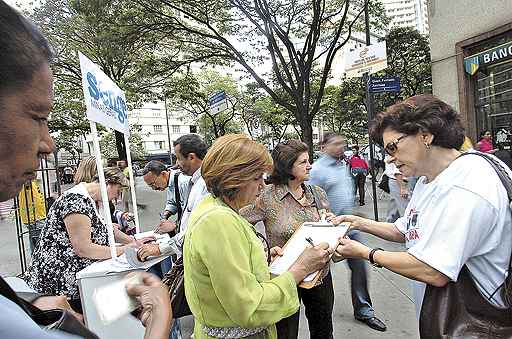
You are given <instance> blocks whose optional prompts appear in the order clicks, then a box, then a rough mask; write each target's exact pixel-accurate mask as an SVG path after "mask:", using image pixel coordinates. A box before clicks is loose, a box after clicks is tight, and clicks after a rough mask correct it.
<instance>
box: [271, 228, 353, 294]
mask: <svg viewBox="0 0 512 339" xmlns="http://www.w3.org/2000/svg"><path fill="white" fill-rule="evenodd" d="M349 229H350V223H348V222H346V223H341V224H340V225H337V226H334V225H332V224H330V223H326V222H305V223H303V224H302V225H301V226H300V227H299V228H298V229H297V230H296V231H295V232H294V233H293V235H292V236H291V238H290V239H288V241H287V242H286V244H285V245H284V247H283V252H284V254H283V256H281V257H277V258H276V259H274V261H272V263H271V264H270V266H269V270H270V273H271V274H273V275H275V276H277V275H280V274H282V273H284V272H286V271H287V270H288V269H289V268H290V267H291V266H292V265H293V264H294V263H295V261H296V260H297V258H298V257H299V256H300V255H301V254H302V252H303V251H304V250H305V249H306V247H307V246H311V245H310V244H309V243H308V242H307V241H306V237H311V238H312V239H313V243H314V244H319V243H321V242H327V243H329V245H330V246H334V245H335V244H336V243H337V242H338V238H340V237H345V236H346V235H347V233H348V231H349ZM321 272H322V270H319V271H317V272H314V273H312V274H310V275H308V276H307V277H306V278H304V280H303V281H301V283H300V284H299V287H302V288H306V289H310V288H312V287H314V286H315V285H316V283H317V281H318V279H320V274H321Z"/></svg>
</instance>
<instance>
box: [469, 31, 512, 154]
mask: <svg viewBox="0 0 512 339" xmlns="http://www.w3.org/2000/svg"><path fill="white" fill-rule="evenodd" d="M499 46H505V47H503V48H501V49H499V50H498V47H499ZM509 46H510V47H509ZM508 49H512V32H507V33H505V34H503V35H501V36H498V37H496V38H494V39H488V40H484V41H483V42H482V43H481V44H479V45H478V46H477V47H474V48H472V49H471V52H472V53H471V54H470V55H478V53H480V61H479V63H478V65H477V66H478V67H477V70H476V72H475V73H474V74H473V75H472V76H471V77H470V79H471V80H470V81H471V82H472V84H473V86H472V87H473V98H472V99H473V105H474V106H473V107H474V112H475V118H476V119H475V123H476V124H475V125H476V126H475V127H476V137H477V139H476V140H475V141H478V140H479V134H480V133H481V132H484V131H487V130H488V131H490V132H491V133H492V141H493V144H494V146H495V147H497V145H498V144H501V145H503V146H504V147H505V148H506V149H508V148H511V147H512V58H510V56H508V55H506V53H505V52H504V51H505V50H507V51H508ZM491 58H496V61H493V60H491ZM486 62H487V64H486ZM466 71H467V69H466Z"/></svg>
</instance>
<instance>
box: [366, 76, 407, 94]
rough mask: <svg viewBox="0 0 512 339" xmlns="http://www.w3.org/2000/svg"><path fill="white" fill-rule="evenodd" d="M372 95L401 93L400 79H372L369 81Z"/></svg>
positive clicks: (386, 77) (390, 77)
mask: <svg viewBox="0 0 512 339" xmlns="http://www.w3.org/2000/svg"><path fill="white" fill-rule="evenodd" d="M368 91H369V92H370V93H383V92H400V77H393V76H385V77H371V78H370V80H369V81H368Z"/></svg>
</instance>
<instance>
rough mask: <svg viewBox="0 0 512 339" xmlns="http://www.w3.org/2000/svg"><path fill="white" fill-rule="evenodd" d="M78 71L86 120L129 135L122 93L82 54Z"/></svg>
mask: <svg viewBox="0 0 512 339" xmlns="http://www.w3.org/2000/svg"><path fill="white" fill-rule="evenodd" d="M78 55H79V57H80V69H81V71H82V85H83V88H84V98H85V105H86V107H87V113H86V114H87V118H88V119H89V120H91V121H94V122H97V123H100V124H102V125H103V126H106V127H110V128H113V129H115V130H116V131H119V132H122V133H124V134H126V135H129V133H130V126H129V124H128V108H127V106H126V99H125V95H124V92H123V91H122V90H121V89H120V88H119V87H118V86H117V85H116V84H115V83H114V82H113V81H112V80H111V79H110V78H109V77H107V76H106V75H105V73H103V72H102V71H101V69H100V68H99V67H98V66H97V65H96V64H95V63H93V62H92V61H91V60H89V58H87V57H86V56H85V55H83V54H82V53H80V52H78Z"/></svg>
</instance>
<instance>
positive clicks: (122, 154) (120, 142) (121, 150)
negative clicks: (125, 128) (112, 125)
mask: <svg viewBox="0 0 512 339" xmlns="http://www.w3.org/2000/svg"><path fill="white" fill-rule="evenodd" d="M114 133H115V136H116V148H117V155H118V156H119V160H126V145H125V144H124V134H123V133H121V132H118V131H114Z"/></svg>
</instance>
